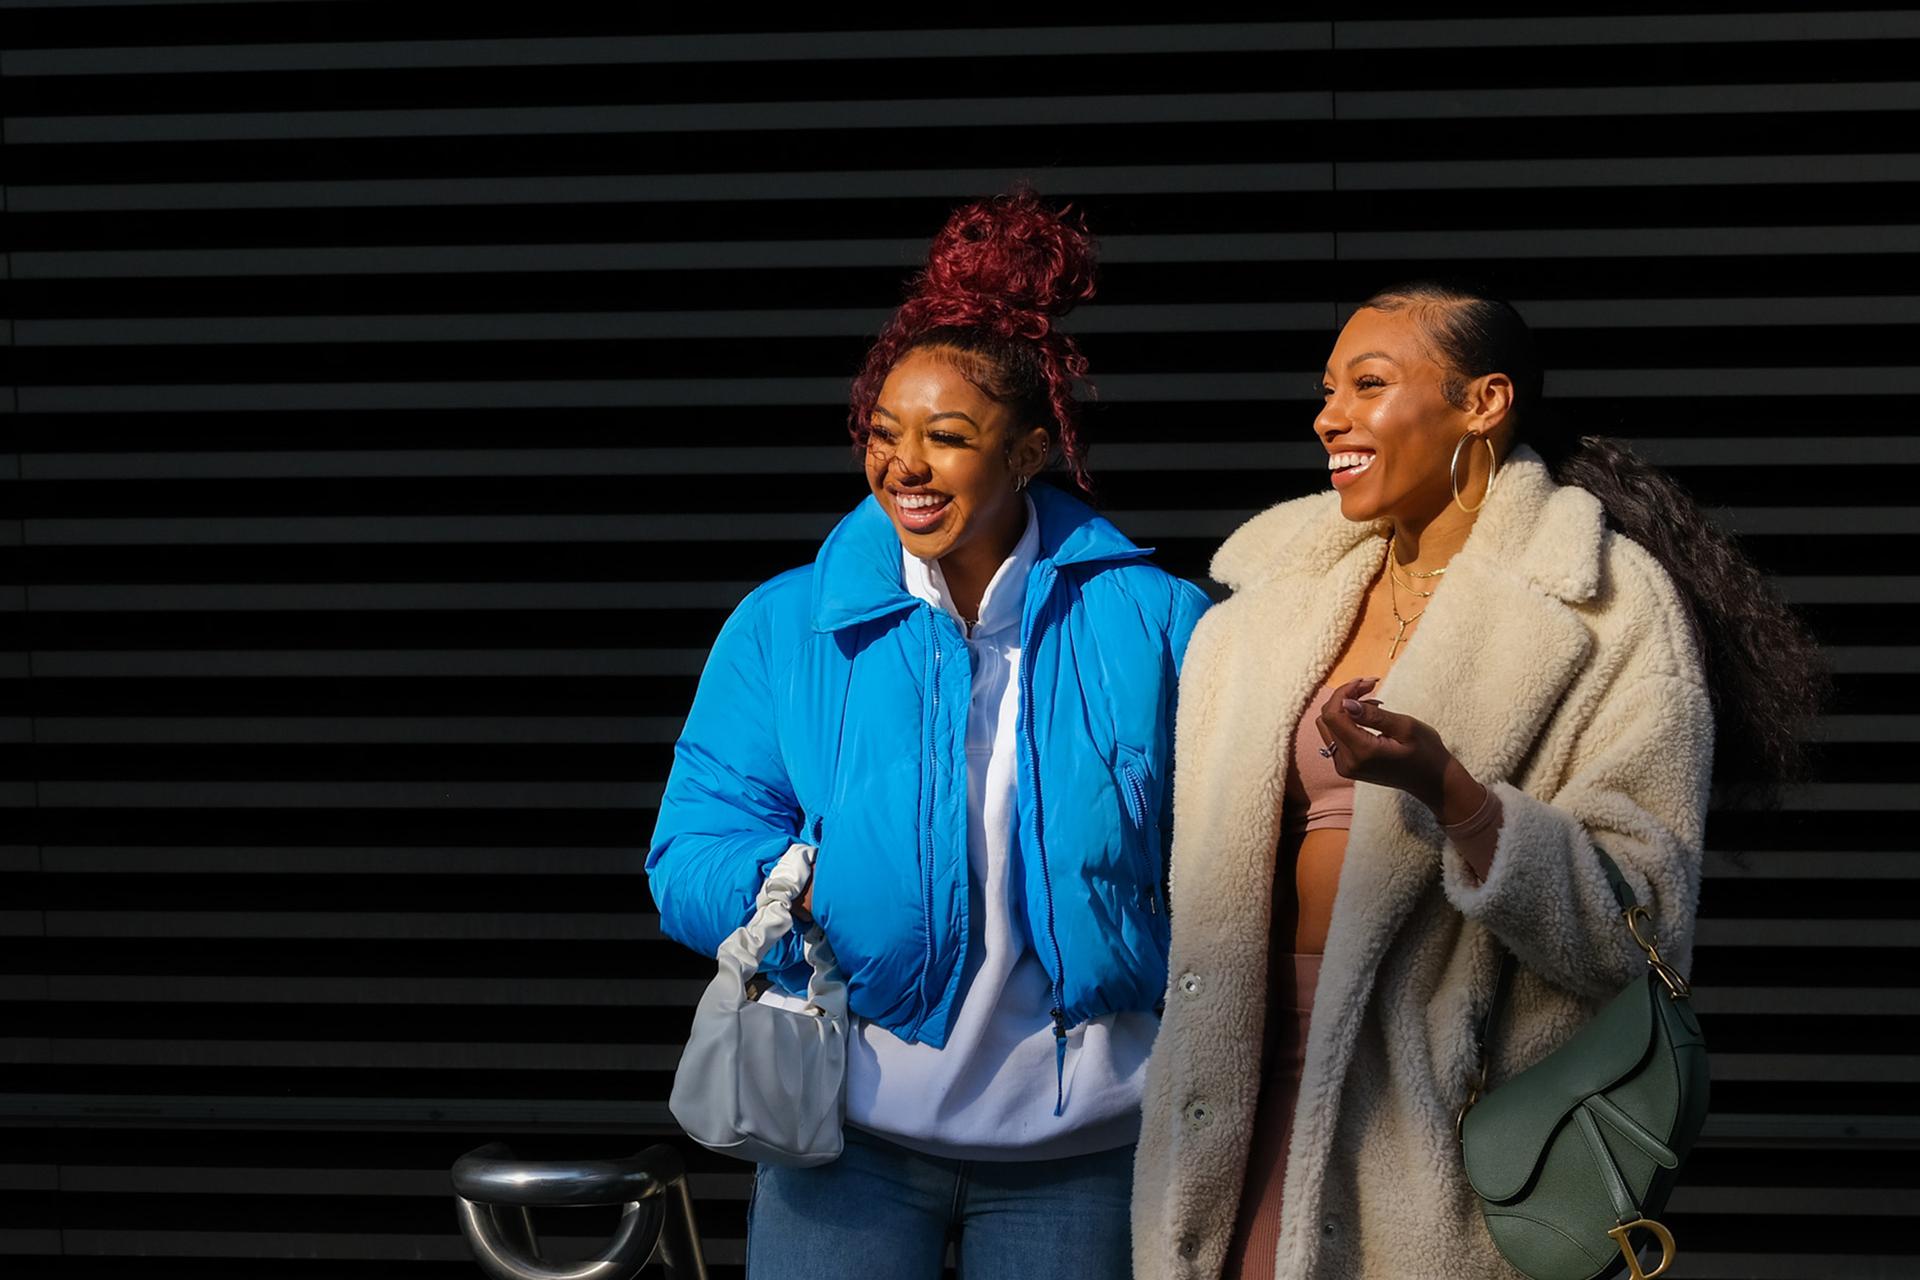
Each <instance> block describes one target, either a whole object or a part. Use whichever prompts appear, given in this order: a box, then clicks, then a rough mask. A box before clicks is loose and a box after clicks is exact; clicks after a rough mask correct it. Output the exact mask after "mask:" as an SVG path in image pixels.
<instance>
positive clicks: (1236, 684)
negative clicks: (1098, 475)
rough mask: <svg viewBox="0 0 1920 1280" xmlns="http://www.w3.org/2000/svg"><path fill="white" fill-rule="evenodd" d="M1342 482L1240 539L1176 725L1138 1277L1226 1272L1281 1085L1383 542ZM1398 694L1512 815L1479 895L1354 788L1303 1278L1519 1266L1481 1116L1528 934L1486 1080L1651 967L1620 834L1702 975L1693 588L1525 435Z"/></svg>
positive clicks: (1668, 927) (1313, 1054)
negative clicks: (1351, 508) (1300, 853)
mask: <svg viewBox="0 0 1920 1280" xmlns="http://www.w3.org/2000/svg"><path fill="white" fill-rule="evenodd" d="M1339 503H1340V499H1339V495H1338V494H1337V493H1334V492H1331V491H1329V492H1325V493H1319V494H1314V495H1312V496H1309V497H1305V498H1299V499H1296V500H1294V501H1290V502H1283V503H1281V504H1279V505H1278V506H1275V507H1272V508H1270V509H1269V510H1267V511H1266V512H1264V513H1262V514H1261V515H1258V516H1255V517H1254V518H1253V519H1252V520H1250V521H1248V522H1247V523H1246V524H1245V525H1243V526H1241V527H1240V529H1239V530H1238V531H1236V532H1235V533H1234V534H1233V535H1232V536H1231V537H1230V538H1228V539H1227V541H1226V543H1225V544H1223V545H1222V546H1221V548H1220V550H1219V552H1218V553H1217V554H1216V555H1215V557H1214V560H1213V565H1212V573H1213V576H1214V577H1215V578H1216V579H1218V580H1219V581H1220V582H1222V583H1224V584H1226V585H1227V586H1229V587H1231V588H1232V589H1233V592H1234V594H1233V595H1232V596H1230V597H1229V598H1228V599H1226V600H1224V601H1223V602H1221V603H1220V604H1219V605H1217V606H1215V607H1214V608H1213V609H1212V610H1211V611H1209V612H1208V613H1207V614H1206V616H1205V617H1203V618H1202V619H1201V621H1200V624H1199V626H1198V627H1197V628H1196V630H1195V631H1194V633H1193V638H1192V641H1191V644H1190V647H1189V648H1188V650H1187V662H1186V667H1185V670H1184V673H1183V675H1182V678H1181V682H1180V698H1179V708H1178V711H1177V713H1176V715H1177V718H1176V721H1175V751H1176V764H1175V769H1174V837H1173V847H1172V865H1171V872H1170V874H1171V879H1172V897H1171V923H1172V931H1173V938H1172V954H1171V958H1170V960H1169V969H1168V973H1169V982H1168V990H1167V996H1166V1002H1167V1003H1166V1012H1165V1015H1164V1018H1163V1021H1162V1023H1161V1027H1160V1032H1159V1038H1158V1040H1157V1041H1156V1043H1155V1047H1154V1051H1153V1057H1152V1059H1151V1061H1150V1063H1149V1065H1148V1071H1147V1084H1146V1096H1145V1101H1144V1115H1143V1123H1142V1129H1141V1135H1140V1141H1139V1146H1138V1148H1137V1153H1136V1156H1135V1173H1134V1193H1133V1257H1134V1275H1135V1276H1136V1277H1137V1278H1138V1280H1160V1278H1161V1277H1205V1278H1210V1277H1214V1276H1217V1275H1218V1274H1219V1272H1220V1269H1221V1264H1222V1261H1223V1258H1224V1255H1225V1252H1226V1248H1227V1244H1228V1241H1229V1237H1230V1235H1231V1234H1232V1230H1233V1225H1234V1217H1235V1212H1236V1209H1237V1207H1238V1202H1239V1198H1240V1187H1241V1180H1242V1176H1243V1172H1244V1168H1245V1165H1246V1159H1247V1149H1248V1145H1249V1140H1250V1134H1251V1130H1252V1125H1253V1118H1254V1104H1255V1099H1256V1095H1257V1091H1258V1086H1259V1065H1260V1042H1261V1030H1262V1023H1263V1021H1264V1019H1265V1017H1266V1013H1267V1000H1268V994H1269V993H1268V991H1267V989H1266V983H1265V975H1266V968H1265V965H1266V951H1267V945H1268V919H1269V913H1270V908H1271V901H1272V899H1271V890H1272V883H1273V875H1274V856H1275V849H1276V847H1277V846H1278V843H1279V834H1280V806H1281V797H1282V787H1283V784H1284V781H1285V762H1286V760H1287V759H1288V743H1289V742H1290V740H1291V738H1292V735H1293V733H1294V731H1295V729H1296V727H1297V725H1298V723H1299V718H1300V716H1301V713H1302V711H1303V710H1304V709H1305V707H1306V705H1307V699H1308V696H1309V695H1310V694H1311V693H1312V692H1313V691H1315V690H1316V689H1317V688H1318V687H1319V686H1320V684H1321V682H1322V681H1323V680H1324V679H1325V678H1326V677H1327V675H1328V673H1329V672H1330V671H1331V670H1332V666H1333V662H1334V660H1335V658H1336V657H1337V656H1338V654H1339V652H1340V650H1341V648H1342V647H1343V646H1344V642H1345V641H1346V639H1347V636H1348V634H1349V633H1350V631H1351V630H1352V626H1353V622H1354V619H1355V617H1356V615H1357V614H1358V611H1359V609H1360V605H1361V600H1362V597H1363V596H1364V595H1365V592H1366V589H1367V587H1368V584H1369V583H1370V582H1371V581H1372V580H1373V578H1374V576H1375V574H1376V573H1377V572H1378V571H1379V569H1380V565H1381V562H1382V560H1383V559H1384V556H1385V551H1386V536H1385V535H1386V532H1387V530H1388V526H1387V524H1386V522H1384V521H1381V522H1376V523H1373V524H1365V523H1354V522H1350V521H1348V520H1346V519H1345V518H1344V517H1343V516H1342V515H1341V513H1340V505H1339ZM1442 583H1443V585H1442V586H1441V587H1440V588H1439V589H1438V590H1437V591H1436V592H1435V594H1434V596H1433V597H1432V599H1431V600H1430V601H1429V602H1428V604H1429V607H1428V609H1427V611H1426V614H1425V615H1424V620H1423V621H1422V622H1421V623H1420V626H1419V628H1418V629H1417V630H1416V631H1415V632H1414V633H1413V635H1412V637H1411V639H1409V640H1408V642H1407V645H1406V647H1405V648H1404V649H1403V650H1402V652H1401V654H1400V656H1399V658H1398V660H1397V661H1396V662H1395V663H1394V664H1393V666H1392V667H1390V668H1389V669H1388V671H1387V672H1386V674H1385V679H1384V680H1383V681H1382V682H1381V684H1380V685H1379V687H1378V688H1377V689H1376V691H1375V693H1374V694H1373V695H1372V696H1374V697H1377V698H1379V699H1380V701H1381V704H1382V705H1383V706H1384V707H1385V708H1387V709H1388V710H1391V711H1398V712H1402V713H1404V714H1406V715H1410V716H1414V717H1416V718H1418V719H1420V720H1423V721H1425V722H1426V723H1428V724H1430V725H1432V726H1433V727H1434V728H1435V729H1436V730H1438V731H1439V733H1440V735H1441V737H1442V738H1443V739H1444V740H1445V742H1446V744H1447V746H1448V747H1449V748H1450V749H1451V750H1452V751H1453V753H1454V755H1455V756H1457V757H1458V758H1459V759H1460V761H1461V763H1462V764H1464V765H1465V766H1466V767H1467V769H1468V770H1469V771H1471V772H1472V774H1473V775H1474V777H1476V778H1478V779H1480V780H1481V781H1482V782H1484V783H1486V784H1487V785H1489V786H1491V787H1492V788H1493V789H1494V790H1495V791H1497V792H1498V793H1499V796H1500V801H1501V804H1502V807H1503V809H1504V812H1505V819H1504V822H1503V825H1502V827H1501V829H1500V835H1499V843H1498V845H1497V847H1496V848H1495V851H1494V856H1493V863H1492V869H1491V871H1490V873H1489V875H1488V877H1487V879H1486V881H1485V883H1482V884H1476V883H1475V882H1474V879H1473V876H1472V872H1471V871H1470V870H1469V869H1468V868H1467V866H1466V864H1465V863H1464V862H1463V861H1462V859H1461V857H1460V855H1459V853H1458V851H1457V850H1455V849H1454V848H1453V847H1452V845H1450V844H1449V843H1448V842H1447V840H1446V838H1445V836H1444V833H1443V832H1442V831H1441V830H1440V827H1439V825H1438V823H1437V820H1436V819H1435V818H1434V816H1433V814H1432V812H1431V811H1430V810H1429V809H1428V808H1427V807H1426V806H1425V805H1424V804H1422V803H1421V802H1420V801H1418V800H1416V799H1414V798H1413V797H1412V796H1410V795H1408V794H1407V793H1405V792H1403V791H1400V790H1397V789H1394V788H1388V787H1381V786H1376V785H1372V784H1369V783H1364V782H1362V783H1359V784H1357V785H1356V787H1355V791H1354V805H1353V820H1352V827H1351V830H1350V831H1349V833H1348V845H1347V851H1346V856H1345V861H1344V863H1343V865H1342V867H1341V871H1340V879H1339V886H1338V890H1337V892H1336V897H1335V902H1334V909H1333V918H1332V921H1331V923H1330V926H1329V933H1328V936H1327V942H1326V952H1325V959H1324V961H1323V963H1322V968H1321V973H1320V979H1319V986H1318V988H1317V989H1316V991H1315V994H1314V1007H1313V1017H1312V1023H1311V1030H1310V1031H1309V1034H1308V1037H1307V1046H1306V1059H1305V1067H1304V1070H1303V1075H1302V1083H1301V1090H1300V1102H1299V1109H1298V1110H1297V1111H1296V1112H1295V1123H1294V1131H1293V1139H1292V1152H1291V1155H1290V1158H1289V1159H1288V1161H1287V1169H1286V1181H1285V1186H1284V1198H1285V1209H1284V1212H1283V1215H1282V1223H1281V1230H1280V1242H1279V1253H1278V1269H1277V1272H1276V1274H1277V1276H1279V1277H1281V1278H1282V1280H1295V1278H1303V1277H1312V1278H1313V1280H1321V1278H1323V1277H1325V1278H1331V1277H1350V1276H1351V1277H1360V1276H1366V1277H1382V1278H1391V1280H1426V1278H1428V1277H1443V1276H1472V1277H1475V1278H1476V1280H1479V1278H1482V1277H1493V1276H1517V1275H1518V1274H1519V1273H1518V1272H1516V1271H1514V1270H1513V1269H1512V1268H1511V1267H1510V1266H1508V1265H1507V1263H1506V1262H1505V1261H1504V1260H1503V1259H1502V1258H1501V1257H1500V1255H1499V1254H1498V1253H1497V1252H1496V1251H1495V1249H1494V1246H1493V1242H1492V1240H1491V1238H1490V1237H1489V1236H1488V1234H1487V1231H1486V1228H1485V1226H1484V1225H1483V1223H1482V1221H1481V1217H1480V1211H1479V1205H1478V1202H1477V1201H1476V1200H1475V1199H1474V1196H1473V1193H1472V1191H1471V1189H1470V1188H1469V1186H1468V1185H1467V1181H1466V1176H1465V1172H1464V1169H1463V1167H1462V1164H1461V1158H1460V1149H1459V1145H1458V1142H1457V1140H1456V1138H1455V1136H1454V1113H1455V1111H1456V1109H1457V1108H1458V1107H1459V1105H1460V1103H1461V1101H1462V1100H1463V1099H1464V1098H1465V1096H1466V1093H1467V1085H1468V1081H1469V1079H1470V1078H1471V1077H1472V1075H1473V1073H1474V1070H1475V1066H1476V1058H1475V1028H1476V1026H1477V1022H1478V1020H1479V1018H1480V1017H1481V1016H1482V1014H1483V1012H1484V1010H1485V1009H1486V1007H1487V1004H1488V1002H1489V1000H1490V999H1491V998H1492V992H1493V985H1494V979H1495V975H1496V973H1497V972H1498V968H1499V962H1500V955H1501V952H1500V947H1501V945H1502V944H1505V946H1507V947H1509V948H1511V949H1512V950H1513V952H1514V954H1515V955H1516V956H1517V957H1518V959H1519V962H1520V966H1519V968H1518V969H1517V971H1516V973H1515V976H1514V981H1513V988H1512V991H1511V1002H1510V1004H1509V1006H1508V1014H1507V1016H1506V1017H1504V1018H1503V1019H1502V1020H1501V1024H1500V1026H1499V1027H1498V1028H1497V1029H1496V1032H1495V1035H1494V1049H1495V1052H1494V1055H1493V1057H1492V1060H1491V1066H1490V1076H1489V1083H1490V1084H1491V1085H1493V1086H1498V1085H1499V1083H1500V1082H1501V1081H1503V1080H1505V1079H1507V1078H1508V1077H1510V1076H1511V1075H1513V1074H1514V1073H1515V1072H1516V1071H1518V1070H1520V1069H1522V1068H1524V1067H1526V1066H1529V1065H1531V1064H1532V1063H1534V1062H1536V1061H1538V1060H1539V1059H1540V1058H1542V1057H1544V1056H1545V1055H1546V1054H1547V1053H1549V1052H1550V1051H1552V1050H1553V1049H1555V1048H1557V1047H1558V1046H1559V1045H1561V1044H1562V1043H1564V1042H1565V1041H1566V1039H1567V1038H1568V1037H1569V1036H1570V1035H1572V1034H1573V1032H1574V1031H1575V1030H1577V1029H1578V1028H1579V1026H1580V1025H1581V1024H1582V1023H1583V1022H1585V1021H1586V1020H1587V1019H1588V1018H1589V1017H1591V1016H1592V1014H1593V1013H1594V1012H1595V1011H1596V1010H1597V1009H1598V1008H1599V1007H1600V1005H1601V1004H1603V1003H1604V1002H1605V1001H1606V1000H1607V999H1608V998H1610V997H1611V996H1613V995H1614V994H1615V993H1616V992H1618V991H1619V990H1620V988H1621V987H1623V986H1625V985H1626V983H1627V982H1628V981H1629V980H1630V979H1632V978H1633V977H1634V976H1636V974H1639V973H1644V971H1645V970H1644V967H1643V966H1644V965H1645V959H1644V957H1643V955H1642V953H1641V952H1640V951H1639V950H1638V948H1637V947H1636V946H1635V945H1634V943H1633V941H1632V939H1631V938H1630V937H1629V935H1628V933H1627V930H1626V928H1625V926H1624V925H1623V923H1622V921H1621V917H1620V913H1619V908H1618V906H1617V905H1616V903H1615V900H1614V897H1613V895H1612V893H1611V892H1610V891H1609V889H1608V887H1607V882H1606V879H1605V878H1604V876H1603V875H1602V873H1601V870H1600V864H1599V861H1598V859H1597V857H1596V855H1595V852H1594V849H1595V846H1596V845H1598V846H1600V847H1601V848H1604V849H1605V850H1606V851H1607V853H1608V854H1610V855H1611V856H1612V858H1613V859H1614V861H1615V862H1616V863H1617V864H1618V865H1619V867H1620V870H1621V872H1622V874H1623V875H1624V876H1625V877H1626V879H1627V881H1628V883H1629V884H1630V885H1631V886H1632V887H1633V891H1634V893H1635V895H1636V896H1637V897H1638V899H1639V901H1640V902H1641V903H1642V904H1643V905H1645V906H1646V907H1647V908H1648V910H1649V911H1650V912H1651V913H1652V916H1653V920H1654V922H1655V929H1656V937H1657V940H1658V945H1659V947H1660V949H1661V954H1662V956H1663V958H1665V959H1666V960H1668V961H1669V962H1671V963H1673V964H1674V965H1675V966H1676V967H1677V968H1679V969H1680V970H1681V972H1683V973H1684V972H1686V971H1687V969H1688V967H1689V965H1690V961H1691V955H1692V949H1693V927H1694V910H1695V905H1696V903H1697V901H1698V897H1699V884H1700V862H1701V842H1702V834H1703V829H1704V827H1705V825H1706V814H1707V796H1708V777H1709V773H1710V768H1711V761H1712V752H1713V719H1712V715H1711V712H1710V710H1709V705H1708V699H1707V691H1706V688H1705V683H1704V677H1703V674H1702V669H1701V662H1700V657H1699V653H1698V650H1697V648H1696V646H1695V642H1694V639H1693V636H1692V634H1691V632H1690V630H1689V627H1688V623H1687V620H1686V616H1685V614H1684V612H1683V609H1682V605H1681V602H1680V599H1679V597H1678V595H1677V593H1676V591H1675V588H1674V585H1673V583H1672V581H1671V580H1670V579H1669V578H1668V577H1667V575H1666V573H1665V572H1664V571H1663V570H1662V569H1661V568H1660V566H1659V565H1658V564H1657V563H1656V562H1655V560H1654V559H1653V557H1652V556H1651V555H1650V554H1649V553H1648V552H1647V551H1646V550H1645V549H1644V548H1643V547H1641V546H1639V545H1638V544H1637V543H1635V542H1633V541H1632V540H1630V539H1628V538H1626V537H1623V536H1621V535H1620V534H1618V533H1616V532H1613V531H1611V530H1609V529H1608V528H1607V527H1606V523H1605V519H1604V514H1603V511H1602V508H1601V505H1600V503H1599V501H1598V500H1597V499H1596V498H1595V497H1594V496H1593V495H1592V494H1590V493H1588V492H1587V491H1586V490H1584V489H1581V488H1577V487H1573V486H1561V485H1556V484H1555V483H1554V482H1553V480H1552V478H1551V476H1550V474H1549V473H1548V470H1547V467H1546V465H1545V464H1544V462H1543V461H1542V460H1541V458H1540V455H1539V454H1538V453H1537V452H1536V451H1535V450H1533V449H1532V448H1530V447H1528V446H1526V445H1519V446H1516V448H1515V449H1514V450H1513V451H1512V452H1511V454H1510V455H1509V457H1508V459H1507V461H1506V462H1505V463H1504V464H1503V465H1502V466H1501V467H1500V469H1499V473H1498V477H1497V481H1496V483H1495V485H1494V486H1493V488H1492V490H1491V492H1490V493H1489V494H1488V496H1487V498H1486V500H1485V504H1484V505H1483V506H1482V507H1481V509H1480V512H1479V516H1478V519H1477V520H1476V522H1475V524H1474V527H1473V529H1472V531H1471V533H1470V535H1469V536H1468V539H1467V541H1466V544H1465V545H1464V546H1463V547H1462V548H1461V549H1460V551H1459V552H1457V553H1456V554H1455V555H1454V557H1453V559H1452V561H1451V562H1450V563H1449V565H1448V568H1447V576H1446V577H1445V578H1444V579H1443V580H1442Z"/></svg>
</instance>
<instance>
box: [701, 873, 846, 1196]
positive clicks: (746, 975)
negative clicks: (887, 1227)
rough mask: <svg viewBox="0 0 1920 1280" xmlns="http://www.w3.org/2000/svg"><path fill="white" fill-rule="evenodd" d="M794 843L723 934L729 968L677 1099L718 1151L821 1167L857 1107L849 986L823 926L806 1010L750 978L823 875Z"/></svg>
mask: <svg viewBox="0 0 1920 1280" xmlns="http://www.w3.org/2000/svg"><path fill="white" fill-rule="evenodd" d="M813 853H814V850H813V849H812V847H811V846H808V845H803V844H795V845H794V846H793V847H792V848H790V849H788V850H787V852H786V853H785V854H784V855H783V856H782V857H781V859H780V861H779V862H777V863H775V864H774V866H773V869H772V870H771V871H769V872H768V873H767V879H766V882H765V883H764V884H763V885H762V886H761V889H760V894H759V896H758V898H756V899H755V907H756V909H755V911H754V916H753V919H751V920H749V921H748V922H747V923H746V924H745V925H743V926H741V927H740V928H739V929H737V930H735V931H734V932H733V933H732V934H731V935H730V936H729V937H728V938H727V940H726V941H724V942H722V943H721V944H720V950H719V953H718V955H717V956H716V959H717V960H718V961H719V963H720V971H719V973H718V974H716V975H715V976H714V979H713V981H712V982H711V983H710V984H708V986H707V989H706V991H705V992H704V993H703V994H702V995H701V997H700V1003H699V1005H698V1006H696V1007H695V1009H694V1013H693V1029H692V1032H691V1033H690V1034H689V1035H688V1037H687V1047H686V1050H685V1052H683V1053H682V1054H681V1055H680V1066H679V1068H678V1069H677V1070H676V1071H675V1072H674V1076H673V1093H672V1096H671V1097H670V1098H669V1099H668V1102H667V1106H668V1108H669V1109H670V1110H671V1111H672V1112H673V1118H674V1119H675V1120H677V1121H679V1122H680V1127H681V1128H683V1129H685V1130H686V1132H687V1136H688V1137H690V1138H692V1139H693V1140H694V1141H695V1142H697V1143H699V1144H700V1145H701V1146H703V1147H706V1148H708V1149H710V1150H713V1151H720V1152H724V1153H726V1154H727V1155H730V1156H738V1157H739V1158H740V1159H742V1160H753V1161H758V1162H764V1163H767V1164H782V1165H800V1166H806V1165H818V1164H825V1163H827V1162H828V1161H830V1160H833V1159H835V1158H837V1157H838V1156H839V1155H840V1151H841V1144H842V1136H841V1124H842V1119H843V1116H844V1115H845V1109H846V1085H847V988H846V984H845V982H843V981H842V979H841V976H840V970H839V966H838V964H837V963H836V962H835V960H834V956H833V949H832V948H831V947H829V946H828V945H827V939H826V935H825V934H824V933H822V932H821V930H820V926H819V925H817V924H815V925H811V926H810V927H809V928H808V929H807V932H806V935H805V939H804V942H805V946H804V951H805V954H806V958H807V964H808V966H809V968H810V969H811V970H812V975H811V977H809V979H808V981H807V1001H806V1004H805V1006H804V1008H801V1009H791V1008H784V1007H782V1006H780V1005H777V1004H773V1003H761V1002H760V1001H758V1000H756V999H754V997H753V994H752V993H751V992H750V990H749V988H750V985H751V984H752V982H753V979H754V977H755V975H756V974H757V973H758V971H759V968H760V963H761V961H762V960H764V959H765V958H766V956H767V953H768V952H770V951H771V950H772V949H773V945H774V943H776V942H778V941H779V940H780V939H781V938H782V937H784V936H786V934H787V933H788V932H789V931H790V930H792V928H793V923H794V922H793V903H794V901H795V900H796V899H797V898H798V897H799V896H800V893H801V891H802V890H803V889H804V888H805V887H806V885H807V882H808V880H809V879H811V878H812V875H813V861H812V860H813Z"/></svg>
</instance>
